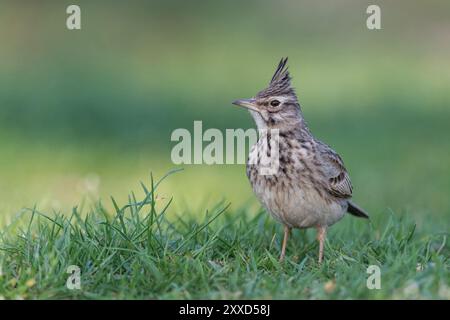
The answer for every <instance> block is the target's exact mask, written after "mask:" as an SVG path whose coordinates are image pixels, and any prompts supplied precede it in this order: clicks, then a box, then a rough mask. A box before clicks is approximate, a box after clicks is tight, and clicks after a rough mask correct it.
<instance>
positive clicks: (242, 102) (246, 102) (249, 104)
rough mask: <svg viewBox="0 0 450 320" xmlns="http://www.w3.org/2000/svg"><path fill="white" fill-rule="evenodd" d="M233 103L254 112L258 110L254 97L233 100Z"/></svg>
mask: <svg viewBox="0 0 450 320" xmlns="http://www.w3.org/2000/svg"><path fill="white" fill-rule="evenodd" d="M233 104H234V105H237V106H239V107H244V108H247V109H249V110H253V111H256V112H259V110H258V107H257V106H256V100H255V99H253V98H252V99H239V100H236V101H233Z"/></svg>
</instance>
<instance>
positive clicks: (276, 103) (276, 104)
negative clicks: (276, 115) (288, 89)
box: [270, 100, 280, 107]
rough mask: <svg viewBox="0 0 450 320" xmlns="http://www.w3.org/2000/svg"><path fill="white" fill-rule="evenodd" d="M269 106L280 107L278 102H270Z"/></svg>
mask: <svg viewBox="0 0 450 320" xmlns="http://www.w3.org/2000/svg"><path fill="white" fill-rule="evenodd" d="M270 105H271V106H272V107H278V106H279V105H280V101H278V100H272V101H270Z"/></svg>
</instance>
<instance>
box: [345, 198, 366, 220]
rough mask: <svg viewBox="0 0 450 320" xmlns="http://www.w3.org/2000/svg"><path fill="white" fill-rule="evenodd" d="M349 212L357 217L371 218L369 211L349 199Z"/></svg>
mask: <svg viewBox="0 0 450 320" xmlns="http://www.w3.org/2000/svg"><path fill="white" fill-rule="evenodd" d="M347 212H348V213H350V214H352V215H354V216H356V217H360V218H366V219H369V215H368V214H367V212H365V211H364V210H363V209H361V208H360V207H358V206H357V205H356V204H354V203H353V202H351V201H348V208H347Z"/></svg>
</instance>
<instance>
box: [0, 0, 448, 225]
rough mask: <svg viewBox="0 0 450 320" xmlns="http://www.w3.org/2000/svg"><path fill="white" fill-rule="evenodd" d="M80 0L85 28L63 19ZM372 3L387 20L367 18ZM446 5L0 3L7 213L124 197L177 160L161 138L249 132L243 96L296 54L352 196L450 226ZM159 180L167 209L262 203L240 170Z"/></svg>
mask: <svg viewBox="0 0 450 320" xmlns="http://www.w3.org/2000/svg"><path fill="white" fill-rule="evenodd" d="M73 3H76V4H78V5H79V6H80V7H81V11H82V12H81V14H82V15H81V17H82V30H79V31H69V30H67V29H66V25H65V20H66V17H67V14H66V12H65V11H66V7H67V6H68V5H69V4H73ZM369 4H378V5H380V7H381V10H382V17H381V18H382V30H378V31H370V30H368V29H367V28H366V18H367V14H366V8H367V6H368V5H369ZM449 16H450V2H448V1H427V2H423V1H418V0H414V1H395V3H394V2H393V1H356V0H355V1H331V0H322V1H312V0H311V1H297V0H296V1H276V2H275V1H256V0H255V1H234V0H233V1H221V2H218V1H214V2H213V1H181V0H180V1H174V0H173V1H164V2H163V1H160V2H151V1H120V2H119V1H81V0H79V1H39V2H38V1H20V2H18V1H5V0H2V1H1V3H0V70H1V72H0V221H2V223H7V222H8V221H9V219H10V217H11V216H13V215H14V213H16V212H17V211H18V210H19V209H20V208H22V207H24V206H28V207H29V206H33V205H34V204H37V206H38V207H39V208H41V209H42V210H50V209H55V210H68V209H70V207H71V206H73V205H76V204H79V203H81V202H84V203H85V204H86V205H89V203H91V202H92V201H96V200H97V199H99V198H102V199H104V202H106V203H107V202H108V201H109V200H108V197H109V195H113V196H114V197H116V198H118V199H119V201H123V200H125V199H126V197H127V195H128V193H129V192H130V190H139V181H140V180H142V181H145V182H147V183H148V182H149V176H150V172H151V171H152V172H153V173H154V175H155V176H161V175H163V174H164V173H165V172H167V171H168V170H170V169H172V168H174V167H176V166H175V165H174V164H172V163H171V160H170V150H171V148H172V147H173V146H174V145H175V143H174V142H171V141H170V134H171V132H172V131H173V130H174V129H176V128H188V129H189V130H191V131H192V128H193V121H194V120H202V121H203V127H204V129H207V128H220V129H222V130H223V129H225V128H250V127H254V124H253V121H252V119H251V118H250V116H249V115H248V113H246V112H244V111H243V110H240V109H238V108H235V107H233V106H232V105H231V104H230V102H231V101H233V100H234V99H237V98H244V97H250V96H252V95H254V94H255V93H256V92H257V91H259V90H260V89H262V88H263V87H264V86H265V85H266V84H267V83H268V81H269V79H270V77H271V75H272V73H273V70H274V68H275V66H276V64H277V62H278V61H279V59H280V58H281V57H282V56H289V66H290V70H291V73H292V75H293V77H294V78H293V84H294V86H295V87H296V89H297V92H298V95H299V99H300V103H301V104H302V107H303V110H304V113H305V116H306V118H307V121H308V123H309V125H310V127H311V129H312V131H313V133H314V134H315V135H316V136H317V137H318V138H320V139H322V140H324V141H325V142H327V143H328V144H330V145H331V146H332V147H334V148H335V149H336V150H337V151H338V152H339V153H340V154H341V155H342V157H343V158H344V161H345V163H346V166H347V168H348V170H349V171H350V174H351V177H352V181H353V184H354V187H355V200H356V201H357V202H358V203H360V204H361V205H362V206H363V207H366V208H367V209H368V211H369V212H371V213H372V214H374V215H382V214H387V213H388V212H389V211H390V210H392V211H394V212H396V213H399V214H408V215H412V216H413V217H414V218H415V219H416V220H417V221H418V222H419V223H422V225H424V226H426V225H427V224H428V223H429V222H430V221H431V222H432V224H433V225H434V226H438V227H439V228H441V229H442V230H448V227H449V220H450V219H449V217H450V200H449V198H450V197H449V194H450V148H449V147H450V143H449V137H450V109H449V106H450V59H449V57H450V19H449V18H450V17H449ZM184 168H185V170H184V172H182V173H178V174H177V175H175V176H173V177H171V178H170V179H168V180H166V182H165V184H164V185H163V186H162V189H161V194H160V196H162V197H171V196H174V206H173V207H172V210H173V211H177V212H178V213H182V212H183V211H184V210H197V211H198V213H199V214H202V213H203V212H204V209H205V208H206V207H208V206H209V205H212V204H214V203H216V202H218V201H220V200H221V199H226V200H229V201H231V202H232V206H233V207H235V208H236V207H240V206H249V208H250V207H252V208H257V207H258V204H257V201H256V199H255V198H254V197H253V195H252V193H251V189H250V186H249V184H248V182H247V179H246V176H245V168H244V166H243V165H214V166H206V165H201V166H199V165H190V166H184Z"/></svg>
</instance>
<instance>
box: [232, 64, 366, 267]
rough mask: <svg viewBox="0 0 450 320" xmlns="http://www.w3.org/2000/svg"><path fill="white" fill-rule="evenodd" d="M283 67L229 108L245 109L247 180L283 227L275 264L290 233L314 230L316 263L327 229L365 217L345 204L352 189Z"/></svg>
mask: <svg viewBox="0 0 450 320" xmlns="http://www.w3.org/2000/svg"><path fill="white" fill-rule="evenodd" d="M286 62H287V58H286V59H281V61H280V63H279V65H278V67H277V69H276V71H275V74H274V75H273V77H272V80H271V81H270V83H269V86H268V87H267V88H266V89H264V90H262V91H261V92H259V93H258V94H257V95H256V96H255V97H254V98H251V99H241V100H237V101H234V102H233V104H235V105H238V106H241V107H245V108H247V109H248V110H249V111H250V114H251V115H252V117H253V118H254V120H255V122H256V125H257V127H258V129H259V131H260V135H259V139H258V142H257V143H256V144H255V145H254V146H253V147H252V148H251V151H250V154H249V158H248V162H247V176H248V178H249V180H250V183H251V185H252V187H253V191H254V192H255V194H256V196H257V197H258V199H259V200H260V201H261V203H262V204H263V205H264V207H266V209H267V210H268V211H269V212H270V214H271V215H272V216H273V217H274V218H275V219H276V220H278V221H279V222H281V223H282V224H283V225H284V238H283V244H282V247H281V256H280V261H283V259H284V256H285V253H286V243H287V239H288V235H289V233H290V230H291V228H311V227H314V228H317V231H318V233H317V235H318V240H319V263H320V262H322V259H323V246H324V241H325V233H326V229H327V227H328V226H331V225H332V224H334V223H336V222H337V221H339V220H340V219H341V218H342V217H343V216H344V214H345V213H346V212H349V213H351V214H352V215H355V216H357V217H363V218H368V215H367V213H366V212H364V210H362V209H361V208H359V207H358V206H357V205H355V204H354V203H353V202H351V201H350V199H351V196H352V184H351V182H350V177H349V175H348V173H347V170H346V169H345V167H344V163H343V161H342V159H341V157H340V156H339V155H338V154H337V153H336V152H335V151H333V149H331V148H330V147H329V146H328V145H326V144H324V143H323V142H321V141H319V140H317V139H316V138H314V136H313V135H312V134H311V132H310V130H309V129H308V126H307V124H306V122H305V120H304V118H303V114H302V111H301V108H300V104H299V102H298V100H297V95H296V94H295V91H294V89H293V88H292V86H291V77H290V75H289V72H288V70H287V66H286ZM266 156H267V157H269V158H270V159H269V164H270V167H271V168H272V169H275V170H274V171H273V170H272V172H268V171H264V170H262V169H267V168H266V167H265V166H266V165H265V164H264V163H263V162H264V160H266V159H265V157H266ZM266 162H267V161H266ZM274 164H275V165H274Z"/></svg>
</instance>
